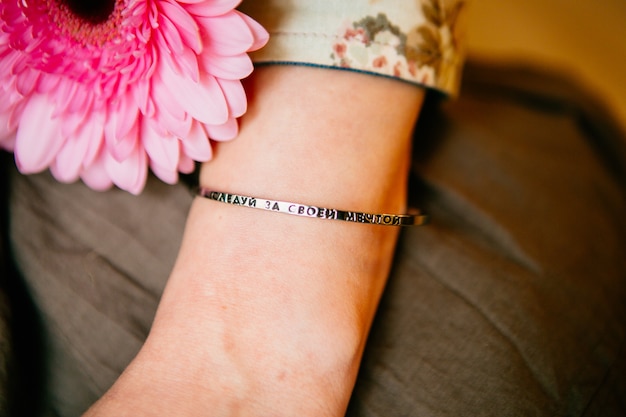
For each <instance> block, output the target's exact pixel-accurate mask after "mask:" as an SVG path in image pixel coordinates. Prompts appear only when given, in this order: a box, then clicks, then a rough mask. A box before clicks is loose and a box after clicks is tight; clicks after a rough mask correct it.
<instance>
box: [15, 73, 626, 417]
mask: <svg viewBox="0 0 626 417" xmlns="http://www.w3.org/2000/svg"><path fill="white" fill-rule="evenodd" d="M485 74H487V75H488V76H485ZM494 74H495V75H496V76H494ZM503 80H509V81H506V82H504V81H503ZM557 90H558V89H557ZM557 90H555V89H554V83H551V82H546V78H545V77H530V78H528V77H522V76H519V74H517V75H516V74H511V73H508V72H506V71H504V72H503V71H495V73H493V74H491V73H489V72H488V71H487V72H485V71H474V72H472V71H470V73H469V74H468V75H467V76H466V78H465V89H464V91H463V93H462V94H461V98H460V99H459V100H457V101H455V102H450V103H446V104H444V105H443V106H433V107H432V108H429V109H427V110H426V111H425V113H424V114H423V115H422V120H421V122H420V123H419V125H418V128H417V131H416V141H415V143H416V146H415V147H416V154H415V157H414V165H413V185H412V188H411V195H412V197H413V198H414V199H416V200H417V203H418V204H419V205H420V206H421V207H423V208H424V209H425V210H426V211H427V212H429V213H430V214H431V215H432V217H433V222H432V224H431V225H429V226H427V227H424V228H416V229H406V230H405V231H404V233H403V235H402V237H401V240H400V244H399V247H398V252H397V259H396V262H395V265H394V271H393V273H392V276H391V278H390V281H389V284H388V287H387V290H386V292H385V295H384V297H383V300H382V302H381V306H380V309H379V314H378V315H377V318H376V321H375V324H374V327H373V329H372V333H371V335H370V340H369V344H368V347H367V350H366V355H365V358H364V363H363V367H362V370H361V373H360V375H359V380H358V383H357V387H356V389H355V393H354V396H353V400H352V403H351V405H350V409H349V412H348V415H349V416H367V417H379V416H380V417H382V416H385V417H393V416H459V415H472V416H595V415H602V416H618V415H626V404H625V403H624V401H625V400H624V399H626V382H625V381H624V378H625V377H624V375H626V364H625V360H626V350H625V346H626V345H625V344H626V311H625V308H626V307H625V306H626V288H625V287H626V258H625V257H624V256H623V253H624V249H625V248H626V219H625V218H624V213H626V197H625V195H624V190H625V189H626V187H625V182H624V176H623V172H624V171H623V168H624V166H626V165H624V161H625V160H626V158H625V157H624V154H623V153H621V152H622V148H621V145H620V143H621V142H619V141H620V140H623V139H622V138H621V137H618V134H617V133H615V132H614V131H612V130H611V129H610V128H607V127H606V124H605V121H604V120H603V119H598V118H596V117H595V116H594V115H595V113H593V109H594V108H595V107H593V106H592V109H591V110H589V111H587V110H586V108H585V107H584V106H585V105H586V104H585V105H581V106H582V107H581V106H579V105H577V104H576V103H579V102H578V101H577V99H575V98H574V97H573V96H571V95H569V93H567V91H568V90H567V89H565V90H558V91H557ZM585 103H587V104H588V102H586V101H585ZM607 129H608V130H607ZM624 143H626V142H624ZM607 150H610V151H607ZM12 186H13V193H12V197H11V213H12V214H11V220H12V223H11V236H12V245H13V248H14V253H15V257H16V260H17V262H18V264H19V265H20V269H21V271H22V273H23V274H24V276H25V279H26V281H27V283H28V286H29V288H30V289H31V292H32V295H33V298H34V300H35V302H36V304H37V306H38V307H39V309H40V311H41V315H42V318H43V322H44V324H45V328H46V331H47V333H46V334H47V341H48V346H47V350H46V352H47V357H48V365H47V369H48V375H49V380H48V384H47V386H48V389H49V392H50V393H51V394H50V399H49V404H48V408H49V410H50V414H51V415H60V416H75V415H78V414H79V413H80V412H81V411H82V410H84V409H85V408H86V407H87V406H88V405H89V404H90V403H91V402H92V401H93V400H94V399H95V398H97V397H98V396H99V395H100V394H101V393H102V392H103V391H104V390H106V388H107V387H108V386H109V385H110V384H111V383H112V382H113V380H114V379H115V377H116V376H117V375H118V374H119V372H121V370H122V369H123V368H124V366H125V365H126V364H127V363H128V362H129V361H130V360H131V359H132V357H133V355H134V354H135V353H136V351H137V349H138V348H139V346H140V345H141V342H142V340H143V338H144V337H145V336H146V333H147V331H148V328H149V326H150V322H151V320H152V316H153V314H154V310H155V308H156V305H157V303H158V299H159V295H160V293H161V290H162V288H163V285H164V282H165V279H166V278H167V275H168V273H169V270H170V268H171V266H172V263H173V260H174V257H175V254H176V251H177V248H178V244H179V242H180V237H181V233H182V228H183V223H184V219H185V216H186V211H187V208H188V205H189V203H190V200H191V197H190V195H189V194H188V192H187V190H186V188H185V186H183V185H180V186H175V187H172V186H166V185H163V184H160V183H159V182H157V181H154V180H151V181H150V183H149V184H148V186H147V189H146V192H145V193H144V194H142V195H141V196H139V197H134V196H130V195H128V194H125V193H124V192H120V191H111V192H107V193H94V192H92V191H89V190H87V189H86V188H85V187H84V186H82V185H80V184H73V185H61V184H57V183H55V182H54V181H53V180H51V179H50V177H49V176H48V175H47V174H43V175H37V176H30V177H22V176H19V175H17V174H14V175H13V176H12Z"/></svg>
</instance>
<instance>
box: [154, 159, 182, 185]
mask: <svg viewBox="0 0 626 417" xmlns="http://www.w3.org/2000/svg"><path fill="white" fill-rule="evenodd" d="M150 170H151V171H152V172H153V173H154V175H156V176H157V177H158V178H159V179H160V180H161V181H163V182H164V183H166V184H176V183H177V182H178V164H176V168H175V169H167V168H164V167H162V166H160V165H159V164H157V163H155V162H154V161H150Z"/></svg>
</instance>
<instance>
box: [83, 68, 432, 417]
mask: <svg viewBox="0 0 626 417" xmlns="http://www.w3.org/2000/svg"><path fill="white" fill-rule="evenodd" d="M247 90H248V94H249V99H250V105H249V110H248V113H247V114H246V115H245V116H244V117H243V119H242V120H241V132H240V135H239V137H238V138H237V139H236V140H234V141H232V142H226V143H220V144H219V145H218V146H217V147H216V149H215V158H214V160H213V161H211V162H209V163H206V164H205V165H204V166H203V167H202V171H201V179H200V182H201V185H203V186H207V187H209V188H212V189H216V190H220V191H226V192H232V193H238V194H245V195H253V196H259V197H264V198H269V199H276V200H288V201H296V202H301V203H304V204H311V205H319V206H323V207H333V208H340V209H346V210H358V211H364V212H388V213H401V212H404V210H405V205H406V180H407V172H408V163H409V155H410V146H411V131H412V128H413V125H414V122H415V119H416V116H417V114H418V112H419V109H420V107H421V103H422V98H423V90H421V89H419V88H417V87H414V86H411V85H409V84H406V83H403V82H399V81H395V80H389V79H385V78H381V77H372V76H369V75H362V74H356V73H348V72H342V71H331V70H322V69H317V68H307V67H293V66H285V67H282V66H273V67H264V68H259V69H258V70H257V71H255V73H254V75H253V76H252V77H251V78H250V80H249V81H248V83H247ZM165 221H166V220H165ZM398 232H399V230H398V228H395V227H386V226H375V225H366V224H356V223H348V222H340V221H328V220H320V219H310V218H300V217H295V216H287V215H283V214H277V213H270V212H265V211H259V210H252V209H249V208H244V207H236V206H231V205H227V204H223V203H220V202H215V201H211V200H207V199H201V198H198V199H196V201H194V203H193V206H192V209H191V212H190V215H189V219H188V222H187V228H186V232H185V237H184V240H183V245H182V248H181V251H180V254H179V257H178V261H177V264H176V266H175V268H174V271H173V272H172V274H171V277H170V280H169V282H168V285H167V288H166V291H165V293H164V295H163V298H162V301H161V304H160V306H159V311H158V313H157V316H156V318H155V321H154V325H153V328H152V331H151V333H150V336H149V338H148V340H147V342H146V344H145V346H144V347H143V349H142V350H141V352H140V353H139V355H138V356H137V358H136V359H135V360H134V361H133V362H132V364H131V365H130V366H129V368H128V369H127V370H126V372H125V373H124V374H123V375H122V377H121V378H120V379H119V380H118V382H117V383H116V384H115V385H114V386H113V388H112V389H111V390H110V391H109V392H108V393H107V394H106V395H105V396H104V397H103V398H102V399H101V400H100V401H99V402H98V403H97V404H96V405H95V406H94V407H93V408H92V409H91V410H90V411H89V412H88V413H87V415H89V416H105V415H115V416H124V415H133V416H137V415H176V416H187V415H211V416H232V415H250V416H265V415H268V416H269V415H271V416H281V415H284V416H340V415H343V414H344V413H345V409H346V406H347V403H348V400H349V398H350V394H351V392H352V388H353V385H354V382H355V378H356V374H357V370H358V366H359V362H360V359H361V355H362V351H363V347H364V344H365V341H366V337H367V333H368V330H369V327H370V324H371V322H372V319H373V315H374V312H375V310H376V306H377V303H378V300H379V298H380V295H381V293H382V290H383V287H384V284H385V281H386V278H387V275H388V273H389V269H390V265H391V260H392V256H393V251H394V247H395V243H396V240H397V236H398Z"/></svg>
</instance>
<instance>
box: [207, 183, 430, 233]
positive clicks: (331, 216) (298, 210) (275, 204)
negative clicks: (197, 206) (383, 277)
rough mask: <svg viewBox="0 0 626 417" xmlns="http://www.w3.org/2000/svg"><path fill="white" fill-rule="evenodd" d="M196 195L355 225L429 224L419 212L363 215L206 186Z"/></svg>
mask: <svg viewBox="0 0 626 417" xmlns="http://www.w3.org/2000/svg"><path fill="white" fill-rule="evenodd" d="M196 194H197V195H198V196H200V197H204V198H208V199H210V200H215V201H219V202H222V203H227V204H232V205H234V206H243V207H250V208H255V209H260V210H267V211H272V212H275V213H284V214H291V215H293V216H301V217H314V218H319V219H326V220H343V221H347V222H353V223H365V224H378V225H382V226H422V225H424V224H426V223H428V216H427V215H424V214H420V213H419V212H416V213H415V214H413V213H408V214H384V213H382V214H374V213H361V212H358V211H345V210H337V209H330V208H324V207H317V206H310V205H306V204H300V203H292V202H289V201H278V200H267V199H265V198H259V197H250V196H246V195H240V194H232V193H225V192H221V191H214V190H210V189H208V188H203V187H198V188H197V189H196Z"/></svg>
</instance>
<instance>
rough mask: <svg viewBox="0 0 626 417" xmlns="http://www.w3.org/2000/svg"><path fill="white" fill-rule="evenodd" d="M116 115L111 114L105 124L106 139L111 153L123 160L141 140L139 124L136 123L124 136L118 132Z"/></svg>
mask: <svg viewBox="0 0 626 417" xmlns="http://www.w3.org/2000/svg"><path fill="white" fill-rule="evenodd" d="M116 117H118V116H117V115H111V116H109V119H108V120H107V121H106V123H105V126H104V138H105V140H106V145H107V149H108V151H109V152H110V154H111V155H112V156H113V157H114V158H115V159H116V160H117V161H118V162H122V161H124V160H126V159H128V158H129V157H130V155H131V154H132V153H133V152H135V148H136V146H137V142H138V140H139V125H138V123H134V124H133V125H132V127H131V129H130V130H129V131H128V133H127V134H125V135H124V136H117V134H116V123H115V120H116Z"/></svg>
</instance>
